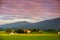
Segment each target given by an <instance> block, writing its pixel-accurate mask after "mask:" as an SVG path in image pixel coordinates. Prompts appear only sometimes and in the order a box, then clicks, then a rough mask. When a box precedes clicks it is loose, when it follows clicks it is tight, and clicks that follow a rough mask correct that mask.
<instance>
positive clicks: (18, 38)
mask: <svg viewBox="0 0 60 40" xmlns="http://www.w3.org/2000/svg"><path fill="white" fill-rule="evenodd" d="M0 40H60V36H58V35H56V34H0Z"/></svg>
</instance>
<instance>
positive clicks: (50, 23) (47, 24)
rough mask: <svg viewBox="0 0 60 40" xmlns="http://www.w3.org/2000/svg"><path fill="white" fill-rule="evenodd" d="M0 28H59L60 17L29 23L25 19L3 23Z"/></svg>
mask: <svg viewBox="0 0 60 40" xmlns="http://www.w3.org/2000/svg"><path fill="white" fill-rule="evenodd" d="M0 28H3V29H6V28H14V29H18V28H23V29H35V28H36V29H41V30H48V29H54V30H58V31H59V30H60V18H56V19H51V20H45V21H41V22H37V23H29V22H26V21H23V22H15V23H10V24H4V25H0Z"/></svg>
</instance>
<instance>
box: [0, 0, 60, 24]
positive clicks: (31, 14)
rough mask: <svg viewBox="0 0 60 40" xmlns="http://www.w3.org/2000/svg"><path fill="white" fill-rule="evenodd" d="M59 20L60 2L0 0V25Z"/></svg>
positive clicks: (48, 0)
mask: <svg viewBox="0 0 60 40" xmlns="http://www.w3.org/2000/svg"><path fill="white" fill-rule="evenodd" d="M54 18H60V0H0V24H6V23H13V22H18V21H28V22H31V23H35V22H39V21H44V20H50V19H54Z"/></svg>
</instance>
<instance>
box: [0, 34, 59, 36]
mask: <svg viewBox="0 0 60 40" xmlns="http://www.w3.org/2000/svg"><path fill="white" fill-rule="evenodd" d="M0 36H59V35H57V34H0Z"/></svg>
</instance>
